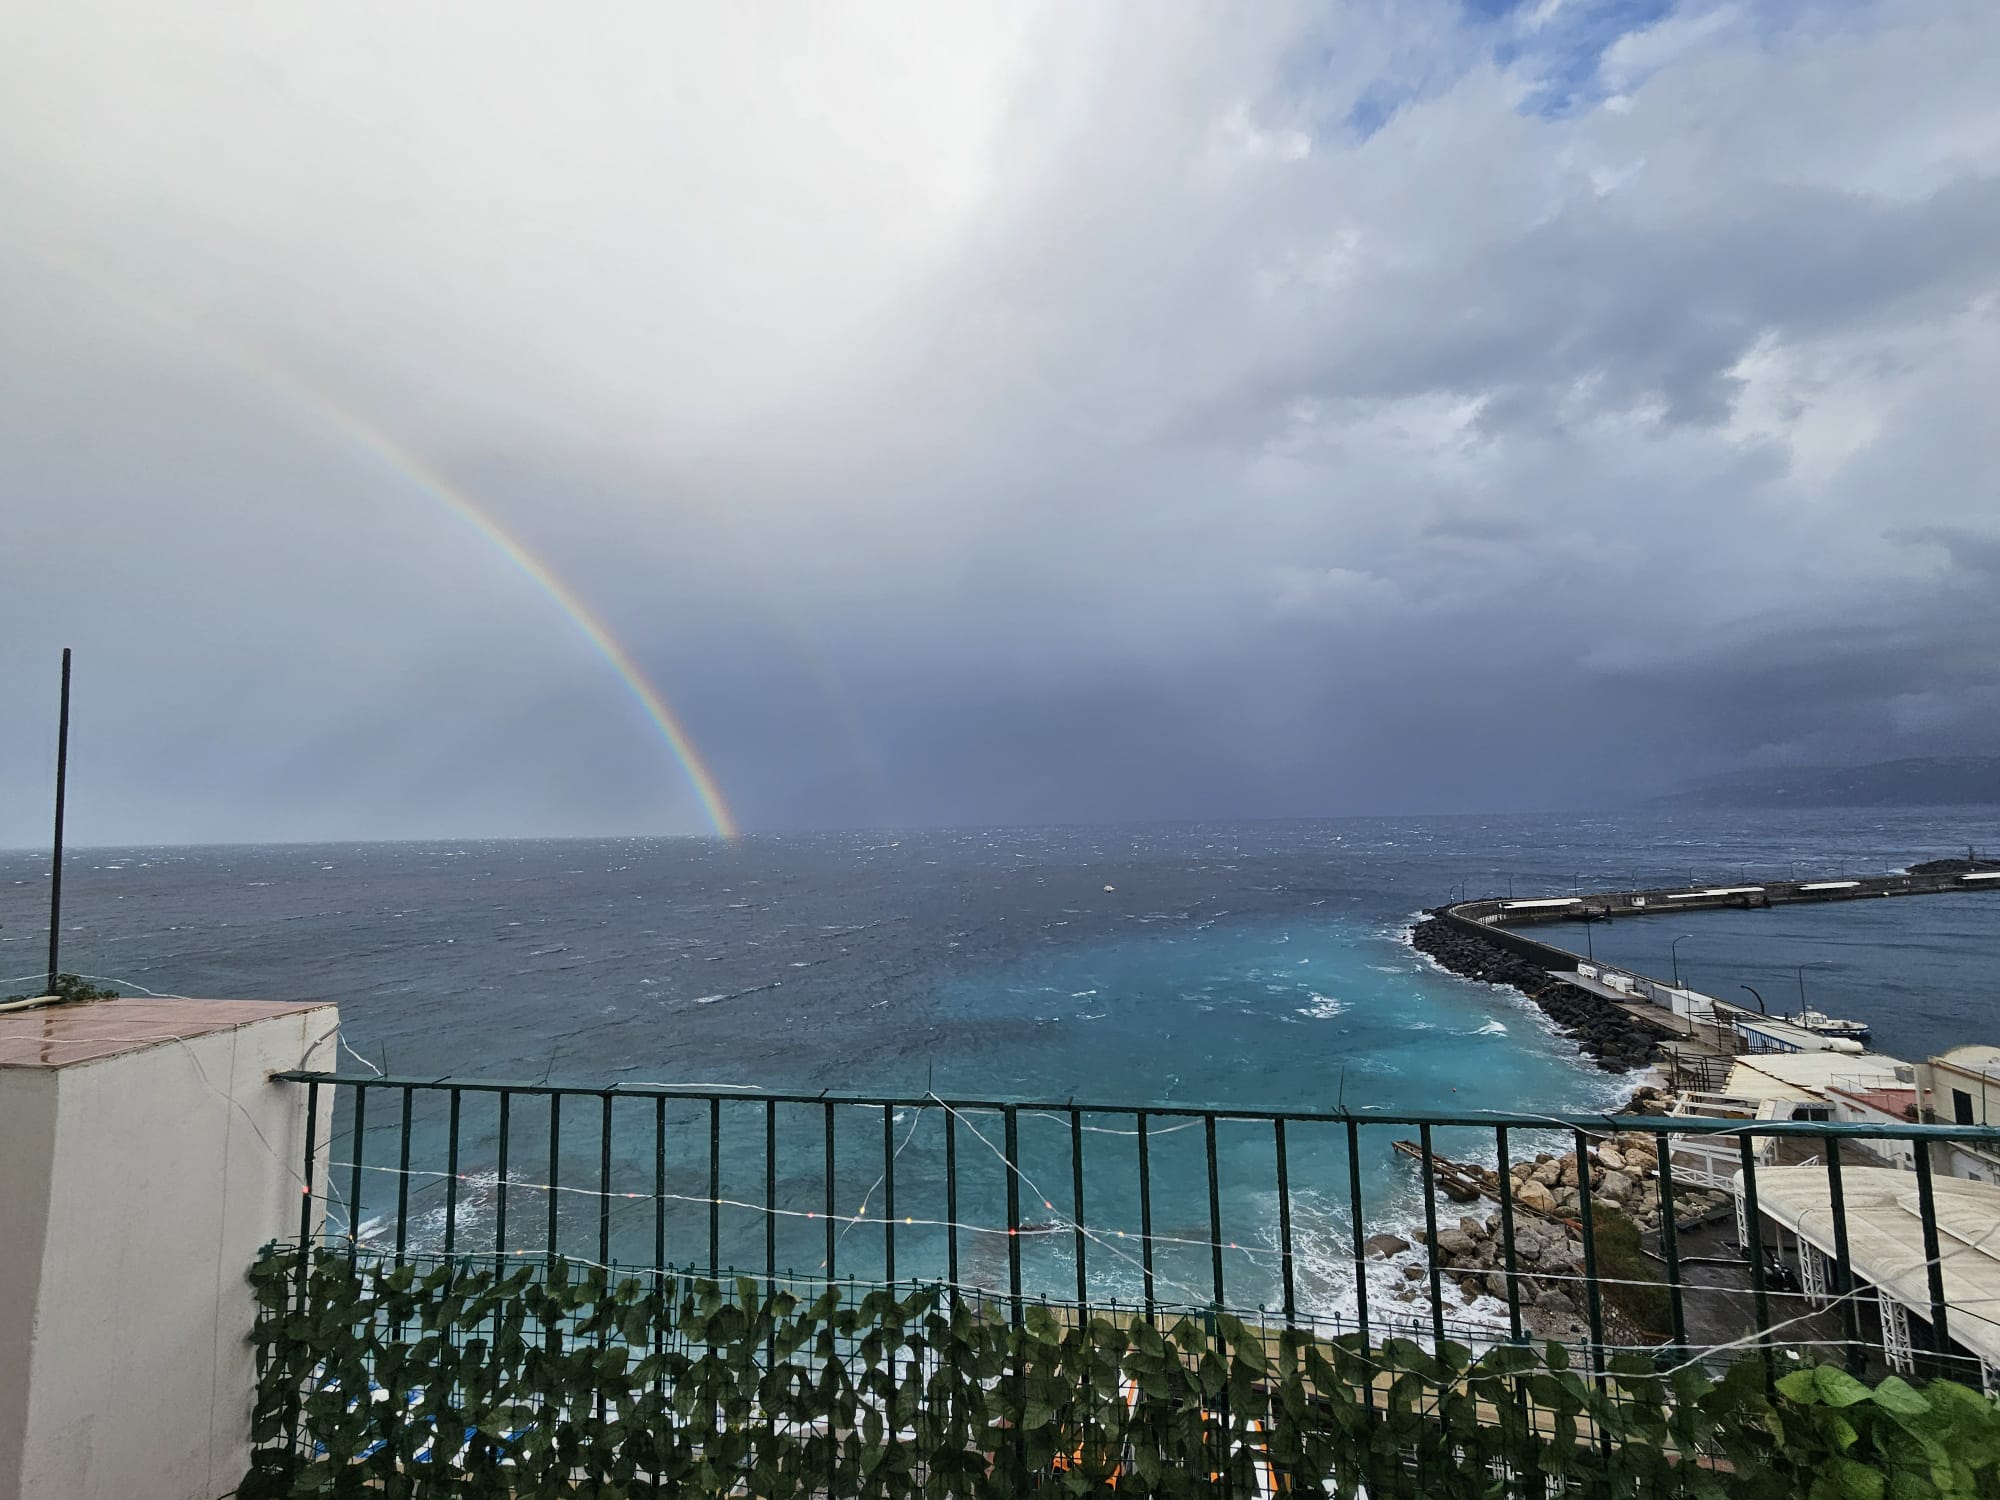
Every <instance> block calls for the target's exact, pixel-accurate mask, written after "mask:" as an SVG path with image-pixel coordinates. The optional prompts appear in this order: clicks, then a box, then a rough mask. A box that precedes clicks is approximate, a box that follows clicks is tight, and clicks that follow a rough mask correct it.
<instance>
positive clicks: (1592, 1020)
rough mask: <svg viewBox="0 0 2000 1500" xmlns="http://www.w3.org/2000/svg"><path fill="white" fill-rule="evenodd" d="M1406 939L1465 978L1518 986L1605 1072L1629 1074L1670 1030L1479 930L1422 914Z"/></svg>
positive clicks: (1647, 1059) (1649, 1057)
mask: <svg viewBox="0 0 2000 1500" xmlns="http://www.w3.org/2000/svg"><path fill="white" fill-rule="evenodd" d="M1410 943H1411V945H1412V946H1413V947H1415V948H1416V949H1417V951H1418V952H1420V953H1426V954H1429V955H1430V957H1432V958H1433V959H1435V960H1437V962H1438V964H1439V965H1440V966H1441V967H1443V968H1446V969H1449V970H1451V972H1452V973H1454V974H1458V975H1462V976H1463V977H1464V978H1467V979H1480V980H1484V981H1485V982H1486V983H1488V984H1506V985H1512V986H1513V987H1514V988H1515V989H1517V990H1519V991H1521V992H1522V993H1523V994H1524V995H1526V996H1527V997H1528V998H1529V999H1530V1000H1533V1001H1534V1002H1535V1004H1536V1005H1538V1006H1540V1007H1541V1009H1542V1012H1543V1014H1545V1015H1547V1016H1548V1017H1549V1018H1550V1019H1551V1020H1553V1021H1554V1022H1555V1023H1556V1024H1557V1025H1559V1026H1561V1027H1562V1028H1563V1029H1564V1031H1565V1032H1567V1033H1568V1034H1569V1036H1570V1037H1571V1038H1573V1039H1574V1040H1575V1042H1576V1045H1577V1049H1578V1050H1579V1051H1580V1052H1582V1053H1583V1054H1584V1055H1585V1056H1587V1057H1590V1058H1593V1059H1595V1060H1596V1062H1597V1065H1598V1066H1599V1067H1600V1068H1602V1069H1604V1070H1605V1072H1607V1073H1627V1072H1630V1071H1631V1070H1632V1069H1634V1068H1643V1067H1645V1066H1646V1065H1647V1064H1648V1063H1650V1062H1651V1061H1652V1060H1653V1056H1654V1053H1655V1052H1656V1051H1657V1050H1658V1047H1659V1044H1660V1042H1661V1041H1663V1040H1664V1039H1666V1038H1667V1037H1668V1036H1670V1035H1671V1033H1670V1032H1667V1031H1665V1030H1663V1029H1662V1028H1660V1027H1657V1026H1650V1025H1648V1024H1647V1023H1646V1022H1644V1021H1642V1020H1640V1019H1638V1018H1637V1017H1636V1016H1633V1015H1631V1014H1630V1013H1629V1012H1627V1011H1624V1010H1622V1009H1620V1008H1619V1007H1618V1006H1617V1005H1615V1004H1613V1003H1612V1002H1611V1001H1609V1000H1606V999H1604V998H1603V997H1601V996H1598V995H1592V994H1589V993H1587V992H1585V991H1583V990H1579V989H1577V988H1575V987H1574V986H1573V985H1569V984H1565V983H1563V982H1562V981H1561V980H1559V979H1554V978H1551V977H1550V975H1549V972H1548V970H1547V969H1545V968H1543V967H1541V966H1540V965H1538V964H1535V963H1533V962H1532V961H1530V960H1528V959H1525V958H1522V957H1521V956H1520V955H1518V954H1516V953H1513V952H1511V951H1509V950H1508V949H1506V948H1503V947H1501V946H1500V945H1499V944H1498V943H1494V942H1491V941H1488V940H1487V939H1485V938H1482V937H1480V936H1479V935H1478V934H1477V933H1474V932H1468V931H1466V930H1465V929H1464V928H1462V927H1458V926H1455V925H1453V924H1452V923H1449V922H1446V921H1445V920H1444V919H1443V918H1441V917H1426V918H1424V920H1423V921H1421V922H1419V923H1417V925H1416V926H1415V927H1413V928H1412V929H1411V930H1410Z"/></svg>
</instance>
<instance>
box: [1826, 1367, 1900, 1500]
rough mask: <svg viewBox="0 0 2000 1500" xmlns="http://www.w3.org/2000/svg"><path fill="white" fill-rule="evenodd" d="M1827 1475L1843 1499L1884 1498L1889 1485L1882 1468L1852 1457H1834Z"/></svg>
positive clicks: (1865, 1499) (1872, 1499) (1867, 1499)
mask: <svg viewBox="0 0 2000 1500" xmlns="http://www.w3.org/2000/svg"><path fill="white" fill-rule="evenodd" d="M1857 1383H1858V1382H1857ZM1827 1477H1828V1478H1830V1479H1831V1480H1832V1481H1833V1484H1834V1492H1835V1493H1836V1494H1838V1495H1839V1496H1841V1500H1882V1492H1883V1490H1884V1489H1885V1488H1886V1487H1887V1481H1886V1480H1885V1479H1884V1478H1883V1475H1882V1471H1881V1470H1880V1469H1876V1468H1871V1467H1870V1466H1869V1465H1867V1464H1864V1463H1857V1462H1855V1461H1854V1460H1853V1459H1851V1458H1836V1459H1834V1460H1833V1461H1832V1464H1831V1465H1830V1467H1829V1468H1828V1470H1827Z"/></svg>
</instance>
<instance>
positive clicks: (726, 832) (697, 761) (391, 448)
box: [245, 350, 743, 840]
mask: <svg viewBox="0 0 2000 1500" xmlns="http://www.w3.org/2000/svg"><path fill="white" fill-rule="evenodd" d="M245 355H246V357H248V358H250V359H252V360H253V361H254V362H255V363H256V364H257V365H258V366H259V368H260V370H261V371H262V372H263V373H264V374H265V375H266V376H267V377H268V378H270V379H272V380H274V381H277V382H279V383H281V384H283V385H285V386H287V387H288V388H289V389H290V390H291V391H292V392H293V393H294V394H295V395H297V396H298V397H299V398H300V399H301V400H303V401H304V402H306V404H308V405H310V406H311V407H312V408H313V409H314V410H316V411H317V412H319V413H320V414H321V415H322V416H323V417H325V418H326V419H327V421H329V422H330V423H332V424H333V425H335V426H336V427H338V428H339V429H340V430H341V431H342V432H343V433H344V434H345V435H346V436H347V437H348V438H350V439H351V440H352V441H353V442H355V443H356V444H357V445H359V446H360V447H362V448H364V449H366V450H367V451H368V452H369V453H371V454H373V455H374V456H375V457H376V458H377V459H378V460H380V461H381V462H382V463H383V464H385V465H386V466H387V467H389V468H391V469H393V470H394V471H395V472H396V473H397V474H398V475H400V476H401V477H402V478H403V479H404V480H406V481H408V482H409V483H411V484H414V485H416V486H417V487H419V488H421V489H423V490H426V491H428V492H429V493H430V494H431V495H432V496H433V497H435V498H436V499H437V500H439V501H441V502H442V503H443V504H444V505H445V506H447V507H448V508H449V509H450V510H451V511H452V513H453V514H455V515H456V516H458V517H459V519H461V520H463V521H464V522H465V523H466V524H467V525H469V526H471V527H472V528H473V530H475V531H477V532H478V533H479V534H480V535H481V536H482V537H484V538H485V539H486V540H487V542H488V543H490V544H491V545H492V547H493V549H494V550H495V551H497V552H498V553H499V554H500V555H501V556H502V557H504V558H506V559H507V561H508V562H510V563H512V564H513V565H514V567H515V569H516V570H517V571H518V572H520V574H521V575H522V576H523V577H525V578H526V579H527V580H528V581H529V582H530V583H532V584H534V586H535V587H536V588H538V589H540V590H541V591H542V593H543V594H545V595H546V596H547V597H548V598H549V600H550V601H551V602H552V603H553V604H554V605H555V607H556V608H557V609H559V610H561V611H562V612H563V613H564V614H565V615H567V616H568V617H569V622H570V623H571V624H572V625H574V626H575V627H576V628H577V631H578V633H580V634H581V635H582V636H583V638H584V639H585V640H587V641H589V642H590V644H591V647H592V648H593V649H594V650H595V651H596V652H597V654H598V655H599V656H601V657H603V658H604V660H605V661H606V662H607V663H608V664H609V665H610V667H611V670H612V671H613V672H615V673H617V674H618V680H619V681H620V682H622V683H623V684H624V685H625V690H626V691H627V692H628V693H630V694H631V695H632V698H633V700H634V701H635V702H637V703H638V705H639V707H640V708H641V709H643V710H644V711H645V714H646V717H647V718H649V719H651V720H652V721H653V725H654V727H655V728H657V729H658V730H659V731H660V736H661V738H663V739H664V740H665V741H666V742H667V745H668V748H670V749H671V750H672V751H673V752H674V758H675V759H676V760H678V761H679V762H680V764H681V770H682V772H683V773H685V775H686V776H687V782H688V785H689V786H690V787H692V788H693V789H694V794H695V797H696V799H697V800H699V801H700V803H701V810H702V812H703V814H704V815H706V817H707V818H708V821H709V823H710V825H711V826H713V828H714V829H715V832H716V834H717V835H718V836H720V837H722V838H725V839H731V840H733V839H737V838H740V837H742V833H743V830H742V827H741V826H740V825H739V824H738V823H737V821H736V815H735V814H734V813H732V812H731V811H730V810H729V802H728V800H727V799H726V798H725V797H724V796H723V795H722V787H721V784H720V783H718V782H717V781H716V779H715V773H714V772H713V771H711V770H710V769H709V768H708V762H707V761H705V760H704V759H703V758H702V754H701V751H700V749H699V748H698V747H697V746H696V745H695V742H694V736H693V735H691V734H689V733H688V729H687V725H685V724H683V723H682V722H681V719H680V716H679V715H678V714H676V713H675V712H674V710H673V706H672V705H671V704H669V703H668V702H667V698H666V694H664V693H662V692H661V691H660V690H659V689H658V688H657V687H655V686H654V685H653V683H652V680H651V679H650V678H648V677H647V676H646V673H645V670H644V669H643V668H641V667H640V665H639V663H638V662H636V661H634V660H633V658H632V653H631V652H630V651H628V650H626V649H625V647H624V645H623V644H621V643H620V641H619V640H618V637H616V636H615V635H613V634H612V633H611V630H610V628H609V627H608V626H607V625H606V624H605V623H604V621H603V620H602V619H600V618H599V617H598V616H597V614H596V613H595V612H593V611H592V609H591V608H590V606H589V605H588V604H586V603H584V601H583V599H582V598H581V597H580V596H579V595H578V594H577V592H576V590H574V589H572V588H571V587H570V586H569V585H568V584H567V583H565V582H563V580H562V579H561V578H560V577H558V576H557V574H556V572H555V570H554V569H553V568H551V567H550V566H549V565H548V564H547V563H545V562H543V561H542V560H541V559H540V558H538V557H536V556H535V554H534V553H532V552H530V551H529V550H528V549H527V548H526V547H525V546H523V545H522V544H521V543H520V542H519V541H518V540H517V539H516V538H515V537H514V536H513V535H512V534H511V533H510V532H508V530H507V529H506V528H505V527H504V526H502V525H501V524H500V523H499V521H497V520H496V519H494V517H493V516H492V515H491V514H490V513H489V512H487V511H486V510H485V509H484V508H483V507H481V506H480V504H479V502H478V501H477V500H475V499H474V498H473V497H472V496H471V495H470V494H469V493H468V492H467V491H465V490H464V489H463V488H461V487H460V486H458V485H456V484H454V483H452V482H451V480H450V479H448V478H447V477H446V476H445V475H444V474H442V473H441V472H439V470H438V469H437V468H435V467H434V466H433V465H432V464H430V463H429V462H428V461H427V460H425V459H424V458H422V457H421V456H419V455H418V454H417V453H415V452H413V451H412V450H411V449H409V448H408V447H405V446H404V445H403V444H402V443H401V442H400V441H398V440H397V439H395V438H393V437H390V436H389V435H388V434H387V433H385V432H383V431H382V430H381V429H380V428H378V427H376V426H374V425H373V424H371V423H368V422H365V421H363V420H362V419H361V418H360V417H359V416H357V415H356V414H355V413H354V412H352V411H350V410H348V408H346V407H345V406H342V405H341V404H340V403H339V402H337V401H335V400H334V399H333V398H332V397H330V396H329V395H327V393H326V392H324V391H322V390H320V389H318V388H317V387H316V386H312V385H309V384H307V383H306V382H305V381H304V380H302V379H300V378H299V377H298V376H296V375H294V374H293V373H292V372H290V371H288V370H282V369H278V368H276V367H274V366H271V365H270V364H269V363H268V362H267V361H264V360H261V359H257V358H256V356H255V355H254V353H252V352H251V351H247V350H246V351H245Z"/></svg>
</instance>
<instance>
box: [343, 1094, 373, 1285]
mask: <svg viewBox="0 0 2000 1500" xmlns="http://www.w3.org/2000/svg"><path fill="white" fill-rule="evenodd" d="M367 1143H368V1085H367V1084H366V1083H365V1082H363V1081H361V1080H358V1079H357V1080H356V1081H355V1084H354V1160H353V1161H351V1162H349V1163H348V1166H349V1167H350V1168H351V1169H352V1171H351V1172H350V1174H349V1177H348V1182H347V1258H348V1261H349V1263H350V1264H351V1263H352V1262H353V1261H354V1260H355V1258H356V1257H357V1256H358V1255H359V1254H360V1253H361V1157H362V1152H363V1150H364V1149H365V1148H366V1146H367Z"/></svg>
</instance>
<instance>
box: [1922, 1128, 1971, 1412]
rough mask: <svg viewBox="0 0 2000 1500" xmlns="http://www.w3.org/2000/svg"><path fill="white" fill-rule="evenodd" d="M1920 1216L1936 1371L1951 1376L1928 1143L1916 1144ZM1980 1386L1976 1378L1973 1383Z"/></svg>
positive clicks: (1934, 1367) (1951, 1366) (1941, 1251)
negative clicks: (1922, 1229)
mask: <svg viewBox="0 0 2000 1500" xmlns="http://www.w3.org/2000/svg"><path fill="white" fill-rule="evenodd" d="M1916 1147H1917V1150H1916V1168H1917V1212H1918V1217H1919V1218H1920V1220H1921V1221H1922V1223H1923V1228H1924V1270H1925V1274H1926V1279H1927V1281H1928V1284H1929V1291H1930V1298H1931V1342H1932V1343H1933V1344H1935V1345H1936V1346H1937V1347H1936V1349H1935V1350H1934V1351H1933V1364H1932V1370H1933V1372H1934V1373H1936V1374H1939V1375H1950V1374H1951V1373H1952V1371H1953V1369H1954V1367H1955V1364H1956V1361H1955V1360H1954V1358H1953V1356H1952V1352H1951V1323H1950V1315H1949V1314H1948V1313H1947V1312H1946V1310H1945V1301H1944V1252H1943V1250H1942V1249H1941V1248H1940V1247H1939V1244H1938V1220H1937V1190H1936V1188H1935V1187H1934V1186H1933V1184H1932V1182H1931V1153H1930V1147H1929V1145H1928V1143H1926V1142H1924V1141H1918V1142H1917V1143H1916ZM1972 1383H1973V1384H1974V1385H1977V1384H1978V1383H1979V1382H1978V1380H1977V1379H1976V1378H1975V1379H1974V1380H1973V1382H1972Z"/></svg>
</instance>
